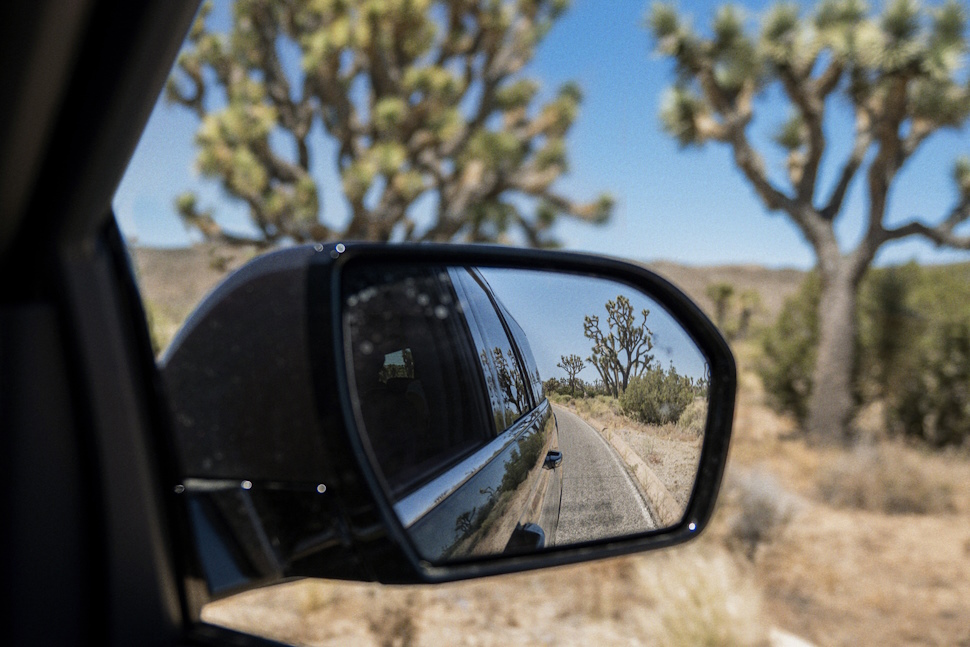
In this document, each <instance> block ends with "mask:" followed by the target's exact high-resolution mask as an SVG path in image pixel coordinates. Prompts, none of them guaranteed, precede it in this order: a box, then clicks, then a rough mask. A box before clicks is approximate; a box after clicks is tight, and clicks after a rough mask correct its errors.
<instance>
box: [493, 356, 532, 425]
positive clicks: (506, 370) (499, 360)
mask: <svg viewBox="0 0 970 647" xmlns="http://www.w3.org/2000/svg"><path fill="white" fill-rule="evenodd" d="M515 362H516V360H515V354H514V353H513V352H512V349H511V348H509V349H507V350H506V351H505V353H503V352H502V349H501V348H499V347H498V346H496V347H495V348H493V349H492V363H493V364H494V366H495V372H496V373H497V375H498V384H499V388H500V389H502V392H503V393H504V394H505V398H506V402H509V403H511V404H513V405H514V406H515V410H516V413H519V412H522V411H526V410H527V409H528V408H529V399H528V395H526V391H525V381H524V379H523V377H522V373H521V372H519V370H518V368H516V363H515ZM482 363H483V364H486V365H487V363H488V357H487V355H486V354H485V351H482Z"/></svg>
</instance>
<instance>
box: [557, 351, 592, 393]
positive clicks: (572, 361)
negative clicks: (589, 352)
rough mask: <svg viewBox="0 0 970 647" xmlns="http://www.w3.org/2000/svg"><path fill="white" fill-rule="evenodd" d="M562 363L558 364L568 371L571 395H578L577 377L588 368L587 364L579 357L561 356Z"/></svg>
mask: <svg viewBox="0 0 970 647" xmlns="http://www.w3.org/2000/svg"><path fill="white" fill-rule="evenodd" d="M559 358H560V360H561V361H560V362H559V363H558V364H556V366H558V367H559V368H561V369H562V370H564V371H566V375H567V378H568V379H569V395H571V396H574V397H575V395H576V376H577V375H579V372H580V371H582V370H583V369H584V368H585V367H586V362H584V361H583V358H582V357H580V356H579V355H560V356H559Z"/></svg>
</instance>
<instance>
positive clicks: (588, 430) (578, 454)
mask: <svg viewBox="0 0 970 647" xmlns="http://www.w3.org/2000/svg"><path fill="white" fill-rule="evenodd" d="M553 410H554V411H555V414H556V420H557V421H558V423H559V448H560V449H561V450H562V454H563V461H562V467H563V472H562V473H563V482H562V505H561V508H560V512H559V529H558V531H557V533H556V543H557V544H559V545H560V546H562V545H566V544H572V543H577V542H582V541H590V540H593V539H603V538H605V537H617V536H620V535H630V534H634V533H638V532H644V531H647V530H653V529H655V528H657V523H656V521H655V520H654V519H655V518H656V515H654V514H652V512H651V509H650V504H649V503H648V502H647V500H646V499H645V498H644V496H643V494H642V493H641V490H640V488H639V487H638V486H637V485H636V484H635V482H634V480H633V478H632V477H631V476H630V474H629V473H628V472H627V470H626V468H625V467H624V466H623V460H622V459H621V458H620V457H619V456H618V455H617V454H616V452H615V451H614V450H613V448H612V447H610V445H609V443H607V442H606V440H605V439H604V438H603V437H602V436H601V435H600V434H599V433H598V432H597V431H596V430H595V429H593V428H592V427H590V426H589V425H588V424H587V423H586V422H585V421H584V420H583V419H582V418H580V417H579V416H577V415H576V414H574V413H573V412H571V411H569V410H567V409H564V408H562V407H559V406H556V405H553Z"/></svg>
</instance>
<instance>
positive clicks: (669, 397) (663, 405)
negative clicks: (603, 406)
mask: <svg viewBox="0 0 970 647" xmlns="http://www.w3.org/2000/svg"><path fill="white" fill-rule="evenodd" d="M694 395H695V385H694V382H693V381H692V380H691V379H690V378H689V377H686V376H683V375H679V374H678V373H677V370H676V369H675V368H674V367H673V366H671V367H670V369H669V370H664V368H663V367H662V366H656V367H653V368H651V369H649V370H648V371H646V372H645V373H644V374H643V375H640V376H637V377H634V378H632V379H631V380H630V383H629V384H628V385H627V387H626V390H625V391H623V393H621V394H620V407H621V408H622V410H623V413H625V414H626V415H628V416H631V417H632V418H635V419H636V420H639V421H640V422H643V423H646V424H648V425H663V424H667V423H676V422H677V421H678V420H680V416H681V414H682V413H683V412H684V410H685V409H686V408H687V406H688V405H689V404H690V403H691V402H693V400H694Z"/></svg>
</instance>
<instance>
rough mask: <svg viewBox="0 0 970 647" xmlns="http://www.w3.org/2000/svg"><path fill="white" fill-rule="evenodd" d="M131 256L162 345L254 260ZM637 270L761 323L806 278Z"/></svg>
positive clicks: (667, 266)
mask: <svg viewBox="0 0 970 647" xmlns="http://www.w3.org/2000/svg"><path fill="white" fill-rule="evenodd" d="M130 252H131V255H132V260H133V262H134V264H135V271H136V274H137V276H138V281H139V284H140V286H141V290H142V297H143V298H144V299H145V302H146V307H147V309H148V310H149V314H150V316H151V317H152V318H153V320H154V325H155V327H156V329H157V332H158V333H159V334H160V335H161V336H162V337H163V338H164V339H166V340H167V339H170V338H171V336H172V335H173V334H174V333H175V331H176V330H177V329H178V326H179V325H181V322H182V321H184V320H185V318H186V317H187V316H188V315H189V313H190V312H191V311H192V309H193V308H195V306H196V305H197V304H198V303H199V302H200V301H201V300H202V298H203V297H204V296H205V295H206V294H207V293H208V292H209V291H210V290H211V289H212V288H214V287H215V286H216V285H217V284H218V283H219V282H220V281H221V280H222V279H223V278H224V277H226V276H227V275H228V274H229V273H231V272H232V271H233V270H235V269H238V268H239V267H240V266H242V265H243V264H245V263H246V261H248V260H249V259H250V258H252V257H253V256H254V255H255V251H254V250H253V249H249V248H232V247H225V246H221V245H212V244H199V245H194V246H192V247H178V248H154V247H137V246H136V247H132V248H131V249H130ZM639 264H641V265H644V266H645V267H647V268H649V269H651V270H653V271H655V272H657V273H658V274H660V275H661V276H663V277H664V278H666V279H667V280H669V281H670V282H671V283H673V284H674V285H676V286H677V287H679V288H680V289H681V290H683V291H684V292H685V293H686V294H687V295H688V296H689V297H691V298H692V299H694V301H696V302H697V303H698V304H699V305H700V306H701V308H702V309H703V310H704V311H705V312H707V313H708V314H711V313H712V312H713V309H714V304H713V302H712V301H711V300H710V299H709V298H708V296H707V294H706V291H707V288H708V286H709V285H712V284H715V283H729V284H731V285H732V286H733V287H734V290H735V293H736V294H740V293H742V292H744V291H746V290H756V291H757V292H758V293H759V294H760V296H761V302H762V306H763V310H762V312H761V313H760V316H759V317H758V319H759V320H761V321H765V322H767V321H771V320H773V319H774V318H775V316H776V315H777V314H778V312H779V310H781V307H782V305H783V304H784V302H785V299H786V298H787V297H788V296H789V295H791V294H792V293H794V292H795V291H796V290H797V289H798V286H799V285H801V282H802V279H803V278H804V276H805V272H802V271H799V270H792V269H782V270H775V269H768V268H764V267H759V266H757V265H720V266H710V267H697V266H689V265H681V264H679V263H673V262H670V261H656V262H646V263H642V262H640V263H639Z"/></svg>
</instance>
